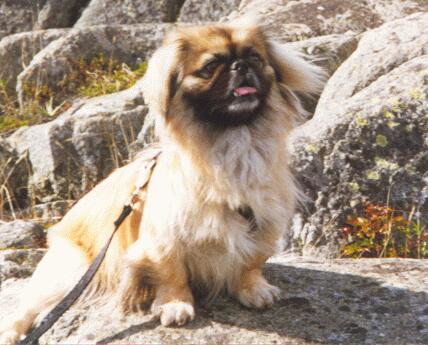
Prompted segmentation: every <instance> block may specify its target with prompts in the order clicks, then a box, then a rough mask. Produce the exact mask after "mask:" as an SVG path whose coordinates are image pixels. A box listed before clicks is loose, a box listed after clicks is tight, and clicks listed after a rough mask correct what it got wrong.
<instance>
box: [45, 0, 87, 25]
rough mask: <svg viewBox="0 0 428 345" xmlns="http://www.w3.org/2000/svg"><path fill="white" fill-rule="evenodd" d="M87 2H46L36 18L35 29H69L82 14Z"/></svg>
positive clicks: (66, 0)
mask: <svg viewBox="0 0 428 345" xmlns="http://www.w3.org/2000/svg"><path fill="white" fill-rule="evenodd" d="M88 2H89V0H46V3H45V4H44V6H43V7H42V8H41V10H40V12H39V15H38V16H37V23H36V28H39V29H50V28H69V27H72V26H73V25H74V23H75V22H76V21H77V19H78V18H79V17H80V15H81V14H82V11H83V9H84V8H85V6H86V5H87V4H88Z"/></svg>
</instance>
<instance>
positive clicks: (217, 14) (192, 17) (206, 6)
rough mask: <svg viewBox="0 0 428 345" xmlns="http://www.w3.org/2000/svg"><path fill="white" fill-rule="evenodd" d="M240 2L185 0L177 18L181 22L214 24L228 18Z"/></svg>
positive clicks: (234, 0) (231, 0)
mask: <svg viewBox="0 0 428 345" xmlns="http://www.w3.org/2000/svg"><path fill="white" fill-rule="evenodd" d="M240 2H241V0H217V1H203V0H186V1H185V2H184V5H183V7H182V8H181V11H180V16H179V18H178V20H179V21H181V22H186V23H200V22H215V21H218V20H220V19H221V18H223V17H226V16H228V15H229V14H230V13H232V11H235V10H237V9H238V7H239V3H240Z"/></svg>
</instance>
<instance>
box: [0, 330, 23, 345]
mask: <svg viewBox="0 0 428 345" xmlns="http://www.w3.org/2000/svg"><path fill="white" fill-rule="evenodd" d="M20 338H21V334H20V333H19V332H17V331H16V330H14V329H10V330H7V331H0V344H2V345H3V344H6V345H14V344H16V343H17V342H18V341H19V340H20Z"/></svg>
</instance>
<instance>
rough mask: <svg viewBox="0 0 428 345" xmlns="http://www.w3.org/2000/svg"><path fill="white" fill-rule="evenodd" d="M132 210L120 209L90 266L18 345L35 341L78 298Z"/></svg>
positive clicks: (129, 206) (126, 206)
mask: <svg viewBox="0 0 428 345" xmlns="http://www.w3.org/2000/svg"><path fill="white" fill-rule="evenodd" d="M131 212H132V206H131V205H125V206H124V207H123V209H122V212H121V214H120V216H119V217H118V218H117V219H116V221H115V222H114V226H115V228H114V230H113V232H112V233H111V235H110V238H109V239H108V240H107V242H106V244H105V245H104V247H103V249H102V250H101V252H99V253H98V255H97V256H96V258H95V259H94V261H93V262H92V264H91V266H89V268H88V270H87V271H86V273H85V274H84V275H83V277H82V278H80V280H79V282H78V283H77V284H76V285H75V286H74V288H73V289H72V290H71V291H70V292H69V293H68V294H67V295H66V296H65V297H64V298H63V299H62V301H61V302H59V303H58V304H57V305H56V307H55V308H53V309H52V310H51V311H50V312H49V314H48V315H46V316H45V318H44V319H43V320H42V322H41V323H40V325H39V326H37V327H36V328H34V329H33V330H32V331H31V332H30V333H28V335H27V336H26V337H25V338H24V339H23V340H21V341H20V342H18V345H31V344H33V343H35V342H36V341H37V340H38V339H39V338H40V337H41V336H42V335H43V334H44V333H45V332H46V331H47V330H48V329H49V328H51V327H52V325H53V324H54V323H55V322H56V321H57V320H58V319H59V318H60V317H61V316H62V314H64V313H65V312H66V311H67V309H68V308H70V307H71V306H72V304H73V303H74V302H75V301H76V300H77V299H78V298H79V296H80V295H81V294H82V292H83V290H85V288H86V287H87V286H88V284H89V283H90V282H91V280H92V278H93V277H94V275H95V273H97V271H98V269H99V267H100V266H101V263H102V262H103V259H104V257H105V255H106V253H107V250H108V247H109V246H110V243H111V241H112V239H113V236H114V234H115V233H116V231H117V230H118V229H119V227H120V225H121V224H122V223H123V221H124V220H125V219H126V217H127V216H128V215H129V214H130V213H131Z"/></svg>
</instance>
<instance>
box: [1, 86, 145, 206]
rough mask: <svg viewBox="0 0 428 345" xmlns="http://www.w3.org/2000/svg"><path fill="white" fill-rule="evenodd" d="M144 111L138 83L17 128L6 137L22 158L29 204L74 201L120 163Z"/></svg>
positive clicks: (78, 103)
mask: <svg viewBox="0 0 428 345" xmlns="http://www.w3.org/2000/svg"><path fill="white" fill-rule="evenodd" d="M146 112H147V108H146V106H145V105H144V101H143V98H142V92H141V83H140V82H139V83H137V84H136V85H134V86H133V87H132V88H130V89H128V90H125V91H122V92H118V93H113V94H110V95H106V96H100V97H96V98H91V99H89V100H81V101H78V102H76V103H75V104H74V105H73V106H72V107H71V108H70V109H69V110H67V111H66V112H65V113H63V114H61V115H60V116H59V117H58V118H57V119H55V120H53V121H50V122H48V123H44V124H41V125H36V126H31V127H23V128H21V129H19V130H18V131H16V132H15V133H14V134H13V135H11V136H10V137H9V138H7V142H8V143H9V144H10V146H12V147H13V148H14V149H15V150H16V151H17V152H18V153H19V154H24V153H28V162H29V166H30V167H31V175H30V178H29V183H28V189H29V190H30V191H31V193H32V195H31V197H32V199H33V201H34V202H36V203H45V202H51V201H57V200H69V199H74V200H76V199H78V198H79V197H80V196H81V195H82V193H84V192H87V191H88V190H90V189H91V188H92V187H93V186H94V185H95V184H96V183H97V182H98V181H100V179H102V178H103V177H105V176H106V175H107V174H109V173H110V172H111V171H112V170H113V169H114V168H116V167H118V166H120V165H122V164H124V163H125V162H126V161H127V159H128V151H129V148H128V146H129V144H130V143H132V141H134V140H135V139H136V136H137V134H138V132H139V131H140V129H141V127H142V125H143V121H144V116H145V114H146Z"/></svg>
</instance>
